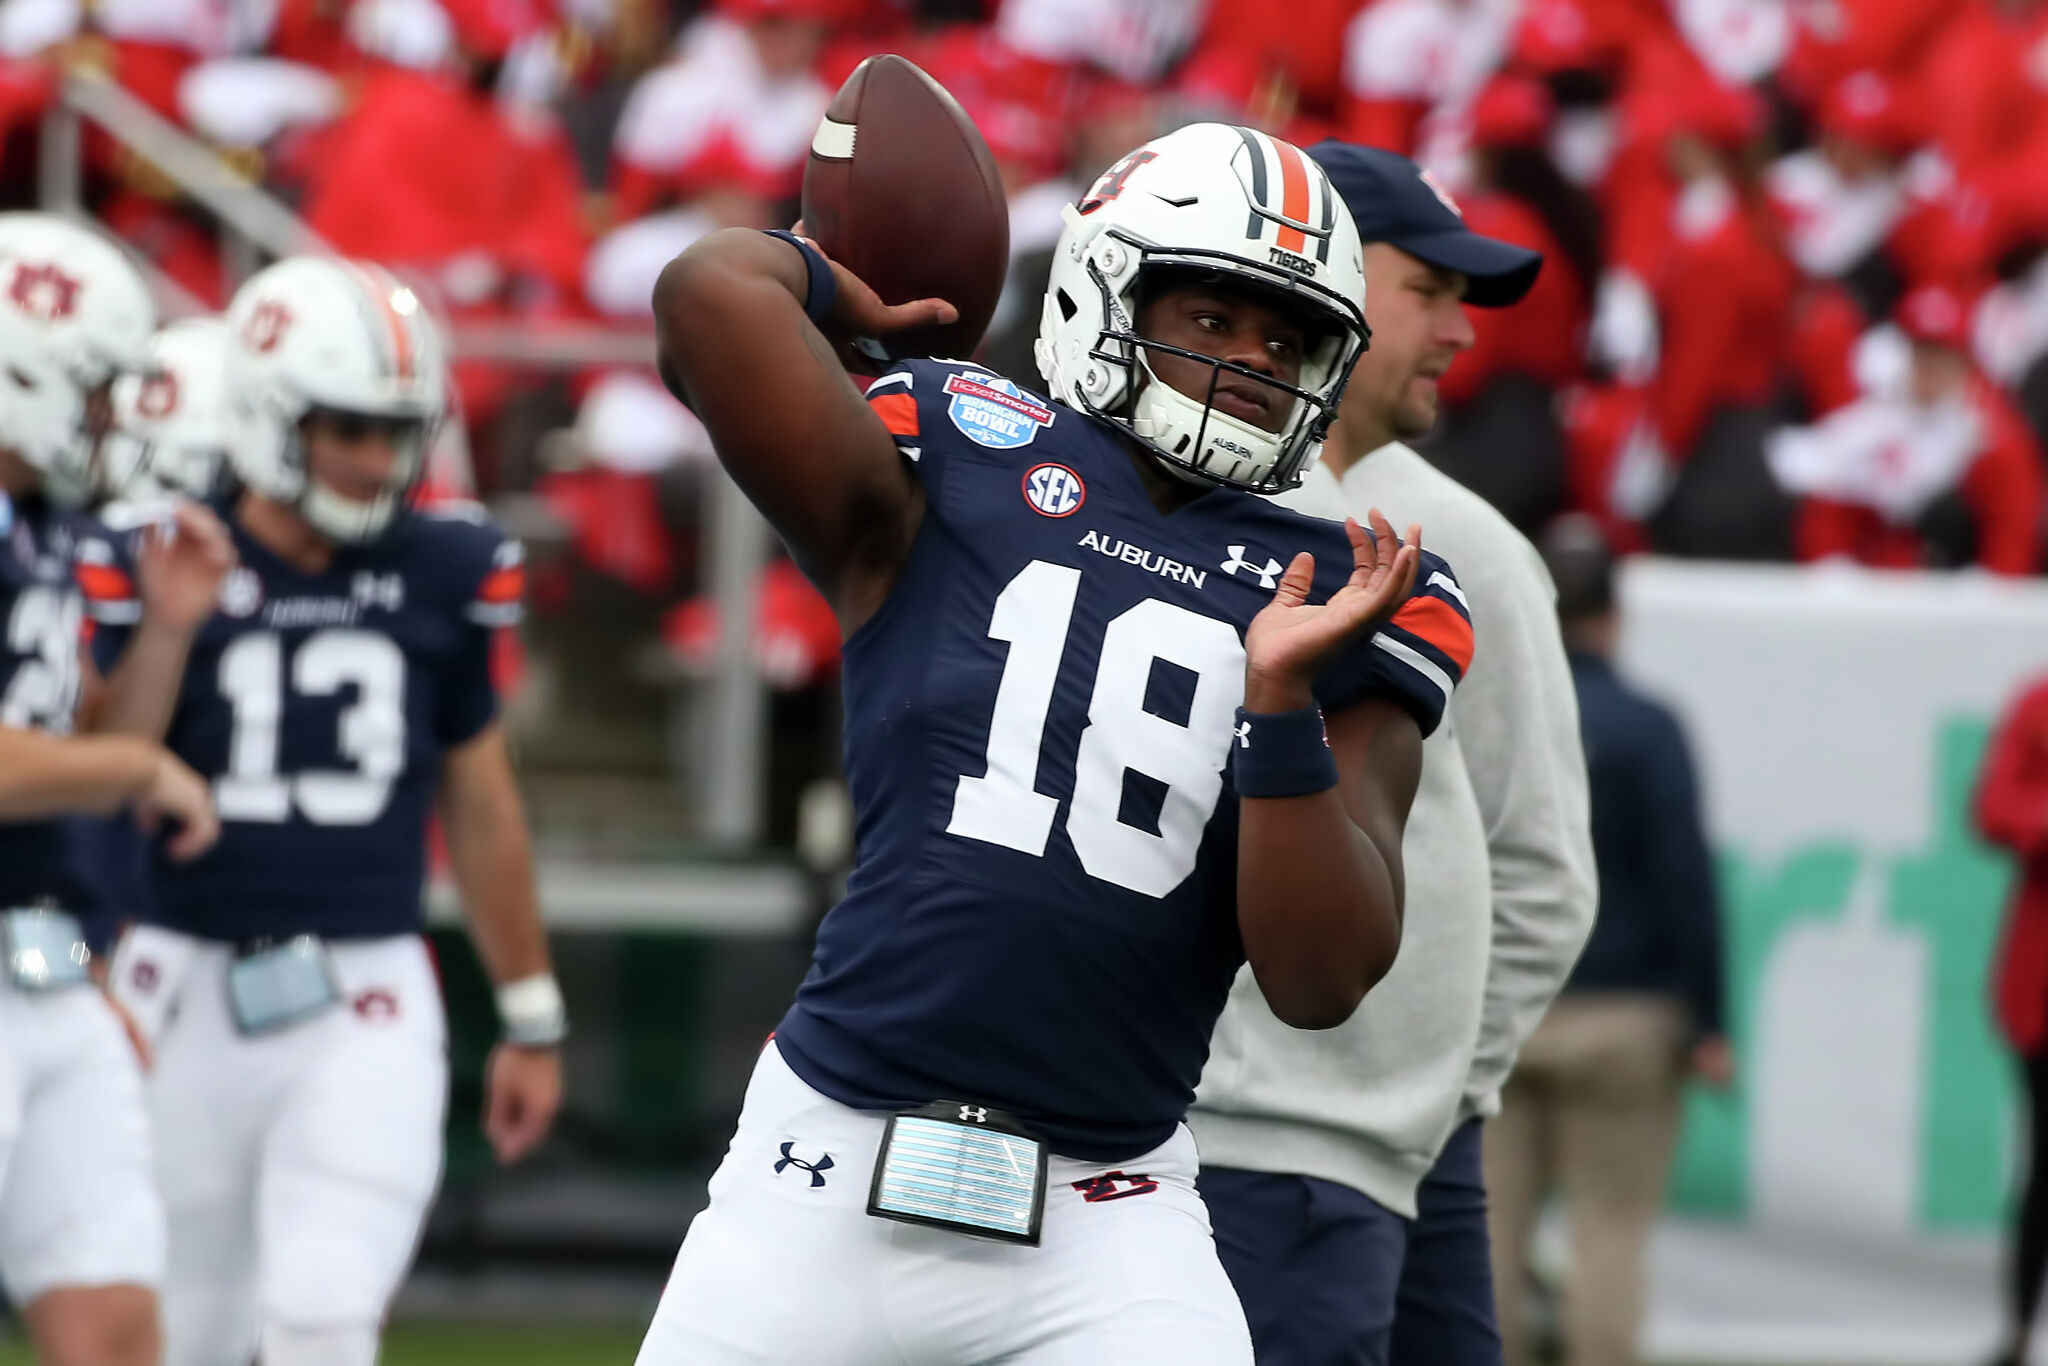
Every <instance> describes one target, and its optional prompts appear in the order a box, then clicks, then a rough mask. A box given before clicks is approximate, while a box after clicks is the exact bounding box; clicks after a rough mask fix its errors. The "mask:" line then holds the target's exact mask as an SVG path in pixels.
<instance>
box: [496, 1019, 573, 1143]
mask: <svg viewBox="0 0 2048 1366" xmlns="http://www.w3.org/2000/svg"><path fill="white" fill-rule="evenodd" d="M561 1104H562V1054H561V1051H560V1050H559V1049H554V1048H522V1047H520V1046H519V1045H518V1044H511V1043H501V1044H499V1045H498V1046H497V1047H496V1048H494V1049H492V1050H491V1060H490V1063H489V1064H488V1065H487V1066H486V1067H485V1069H484V1137H485V1138H487V1139H489V1140H490V1142H491V1151H492V1152H494V1153H496V1154H497V1155H498V1160H499V1161H500V1162H503V1163H506V1164H507V1165H510V1164H511V1163H514V1162H517V1161H518V1160H519V1159H520V1158H522V1157H525V1156H526V1155H527V1154H528V1153H530V1152H532V1151H533V1150H534V1148H535V1147H537V1146H538V1145H539V1143H540V1141H541V1140H542V1139H543V1138H546V1137H547V1136H548V1128H549V1126H551V1125H552V1124H553V1123H554V1122H555V1111H556V1110H557V1109H559V1108H561Z"/></svg>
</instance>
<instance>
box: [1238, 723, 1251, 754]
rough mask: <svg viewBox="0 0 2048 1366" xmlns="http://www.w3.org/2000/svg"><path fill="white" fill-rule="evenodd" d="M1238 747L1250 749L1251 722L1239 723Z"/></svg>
mask: <svg viewBox="0 0 2048 1366" xmlns="http://www.w3.org/2000/svg"><path fill="white" fill-rule="evenodd" d="M1237 747H1238V748H1239V749H1250V748H1251V747H1252V723H1251V722H1249V721H1240V722H1238V723H1237Z"/></svg>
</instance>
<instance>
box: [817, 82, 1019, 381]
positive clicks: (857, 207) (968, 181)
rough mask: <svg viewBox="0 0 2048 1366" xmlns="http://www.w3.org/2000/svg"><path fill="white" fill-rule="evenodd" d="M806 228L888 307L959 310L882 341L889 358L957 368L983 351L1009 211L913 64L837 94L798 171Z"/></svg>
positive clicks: (986, 163)
mask: <svg viewBox="0 0 2048 1366" xmlns="http://www.w3.org/2000/svg"><path fill="white" fill-rule="evenodd" d="M803 221H804V229H805V231H806V233H808V235H809V236H810V237H811V238H813V239H814V240H815V241H816V242H817V243H818V245H819V246H820V247H822V248H823V249H824V251H825V254H826V255H828V256H830V257H831V258H832V259H833V260H835V261H838V262H839V263H840V264H842V265H844V266H845V267H846V268H847V269H848V270H851V271H852V272H853V273H854V274H855V275H858V276H859V277H860V278H861V279H862V280H864V281H866V282H867V284H868V285H869V286H870V287H871V288H872V289H873V290H874V291H875V293H876V294H878V295H880V296H881V298H882V301H883V302H884V303H891V304H900V303H908V302H910V301H911V300H913V299H926V298H937V299H944V300H946V301H947V302H948V303H950V304H952V305H953V306H954V307H955V308H957V309H959V310H960V317H959V320H958V321H956V322H953V323H949V324H947V325H946V326H943V327H928V328H918V329H916V330H915V331H912V332H906V333H900V334H897V335H896V336H893V337H890V338H887V339H885V345H886V346H887V348H888V350H889V352H890V354H891V355H893V356H898V357H902V356H941V357H949V358H965V357H967V356H970V355H972V353H973V351H974V348H975V347H976V346H978V345H979V344H980V343H981V336H982V333H983V332H985V331H987V330H988V323H989V319H990V317H991V316H993V315H994V313H995V308H996V300H997V298H998V297H999V296H1000V295H1001V294H1002V292H1003V277H1004V274H1005V273H1006V272H1007V270H1008V269H1009V261H1010V210H1009V202H1008V200H1007V199H1006V198H1005V196H1004V194H1003V182H1002V179H1001V177H1000V176H999V175H998V173H997V171H996V164H995V158H994V157H993V156H991V155H990V154H989V150H988V144H987V143H986V142H985V141H983V140H982V136H981V132H980V130H979V129H977V128H976V127H975V126H974V121H973V120H972V119H970V118H968V117H967V113H966V111H965V110H963V109H962V108H961V107H960V104H959V102H958V101H957V100H955V99H954V98H953V97H952V96H951V95H950V94H948V93H947V92H946V89H945V87H944V86H942V85H940V84H939V83H938V82H937V81H935V80H933V79H932V78H931V77H930V76H928V75H926V74H925V73H924V72H923V71H922V70H920V69H919V68H918V67H917V65H916V64H915V63H912V62H909V61H907V60H905V59H904V58H902V57H898V56H896V55H894V54H884V55H881V56H876V57H870V58H868V59H867V60H866V61H864V62H862V63H861V64H860V65H859V66H858V67H855V68H854V71H853V74H852V75H851V76H848V77H847V78H846V83H845V84H844V85H842V86H840V87H839V93H838V94H836V95H834V96H833V97H832V103H831V105H830V107H828V108H827V109H826V111H825V117H824V119H823V120H822V121H821V122H820V123H819V124H818V131H817V134H816V136H815V137H814V138H813V139H812V141H811V154H810V159H809V160H808V161H807V162H806V163H805V166H804V185H803Z"/></svg>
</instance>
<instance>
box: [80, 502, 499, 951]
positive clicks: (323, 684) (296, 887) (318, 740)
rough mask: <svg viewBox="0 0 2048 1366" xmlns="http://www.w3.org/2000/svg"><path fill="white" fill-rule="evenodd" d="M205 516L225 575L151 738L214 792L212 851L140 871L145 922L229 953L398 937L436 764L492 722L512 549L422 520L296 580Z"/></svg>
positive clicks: (493, 538) (446, 523) (490, 529)
mask: <svg viewBox="0 0 2048 1366" xmlns="http://www.w3.org/2000/svg"><path fill="white" fill-rule="evenodd" d="M219 510H220V511H221V513H222V515H223V517H224V518H226V520H227V522H228V526H229V529H230V530H231V532H232V533H233V535H234V540H235V549H236V552H237V554H238V555H239V557H240V562H239V564H238V565H237V567H236V568H235V569H234V570H233V571H232V572H230V573H229V575H228V577H227V579H226V581H225V582H224V583H223V585H222V587H221V594H220V603H219V606H218V608H217V609H216V611H215V612H214V614H213V616H212V617H211V618H210V619H209V620H208V621H207V622H206V624H205V625H204V626H203V627H201V628H200V630H199V633H198V635H197V637H196V638H195V640H194V641H193V645H192V651H191V654H190V656H189V658H188V660H187V662H186V666H185V676H184V683H183V686H182V688H181V689H180V691H179V694H178V701H177V706H176V708H175V710H174V711H173V712H172V715H171V721H170V727H169V730H168V731H167V733H166V735H165V737H164V738H165V743H166V744H167V745H169V746H170V748H171V749H172V750H173V751H174V752H175V753H176V754H177V755H178V756H179V757H180V758H182V759H183V760H185V762H186V763H188V764H190V765H192V767H193V768H195V769H197V770H198V771H199V772H200V773H201V774H202V775H204V776H205V777H206V778H208V779H209V780H210V781H211V782H212V784H213V794H214V803H215V805H216V807H217V808H218V810H219V812H220V819H221V837H220V841H219V843H217V844H216V845H214V847H213V848H212V849H210V850H208V851H207V852H206V853H205V854H203V855H201V856H200V857H199V858H197V859H194V860H192V861H191V862H189V863H173V862H171V861H169V860H168V859H165V858H163V857H161V856H159V857H158V858H157V859H156V861H155V866H154V868H153V879H152V880H153V883H154V892H155V903H156V904H155V907H154V918H155V919H157V920H159V921H161V922H162V923H163V924H166V925H169V926H171V927H173V928H176V929H179V930H183V931H185V932H187V933H190V934H196V935H199V936H202V937H205V938H212V939H228V940H246V939H254V938H263V937H281V936H284V935H291V934H300V933H310V934H318V935H323V936H326V937H328V938H335V939H351V938H372V937H379V936H385V935H393V934H404V933H409V932H412V931H415V930H417V929H418V928H419V926H420V923H421V905H422V894H423V891H424V885H425V879H426V832H427V820H428V816H429V814H430V812H431V811H432V808H433V803H434V797H435V795H436V793H437V792H438V790H439V786H440V780H441V759H442V756H443V755H444V754H445V753H446V752H447V751H448V750H450V749H452V748H454V747H456V746H459V745H461V744H462V743H463V742H465V741H467V740H470V739H472V738H474V737H475V736H476V735H477V734H478V733H479V732H481V731H482V730H483V729H484V727H485V726H486V725H488V724H489V723H490V721H491V719H492V718H493V717H494V716H495V715H496V714H497V696H496V691H495V688H494V686H493V682H492V677H491V653H492V651H491V645H492V638H493V636H494V634H495V631H496V629H497V628H498V627H501V626H506V625H510V624H511V623H512V622H514V621H516V620H517V616H518V612H519V610H520V599H521V596H522V582H523V576H524V571H523V568H522V560H521V555H520V548H519V545H518V543H517V542H515V541H510V540H507V539H506V538H505V537H504V535H503V534H501V533H500V532H499V531H498V529H497V528H496V527H495V526H493V525H492V524H491V523H490V522H489V521H488V520H487V519H486V518H484V516H483V515H482V513H481V510H480V509H476V508H473V507H469V506H467V505H465V506H463V507H460V508H454V509H430V510H422V511H419V512H415V513H413V514H412V515H411V516H409V517H407V518H406V519H405V521H404V522H402V523H401V524H400V525H399V526H398V527H396V528H395V529H394V530H393V531H392V533H391V534H390V535H389V536H387V537H385V538H384V539H382V540H381V541H379V542H377V543H376V544H374V545H371V546H366V547H342V548H340V549H339V550H337V552H336V554H335V556H334V560H333V562H332V563H331V564H330V565H329V566H328V567H327V569H325V570H324V571H322V572H320V573H318V574H305V573H302V572H300V571H299V570H297V569H295V568H294V567H292V566H291V565H289V564H287V563H286V562H285V561H283V560H281V559H279V558H278V557H277V556H276V555H274V554H272V553H271V552H270V551H269V550H268V549H266V548H265V547H264V546H263V545H262V544H261V543H260V542H258V541H257V540H256V539H255V538H254V537H252V536H250V535H249V534H248V533H247V532H246V531H245V530H243V528H242V527H241V526H240V524H239V523H237V522H236V521H235V520H234V518H233V516H232V514H231V510H230V509H229V508H226V507H223V508H221V509H219ZM117 649H118V647H116V650H115V651H110V653H115V652H117Z"/></svg>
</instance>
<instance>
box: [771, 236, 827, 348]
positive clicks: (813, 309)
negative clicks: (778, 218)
mask: <svg viewBox="0 0 2048 1366" xmlns="http://www.w3.org/2000/svg"><path fill="white" fill-rule="evenodd" d="M762 231H763V232H765V233H767V234H768V235H769V236H770V237H779V238H781V239H782V240H783V241H785V242H787V243H789V244H790V245H791V246H792V247H795V248H796V249H797V253H798V254H799V255H801V256H802V257H803V258H804V277H805V278H804V316H805V317H807V318H809V319H810V320H811V321H812V322H814V323H816V324H818V325H819V326H820V327H823V326H824V325H825V319H827V318H829V317H831V316H832V306H833V305H834V304H836V303H838V302H839V281H837V280H836V279H834V278H833V277H832V263H831V262H830V261H827V260H826V259H825V253H824V252H822V251H819V250H818V249H817V248H816V247H814V246H812V245H811V244H810V243H809V242H806V241H804V239H803V238H801V237H798V236H797V235H796V234H795V233H793V232H791V231H789V230H788V229H787V228H763V229H762Z"/></svg>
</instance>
